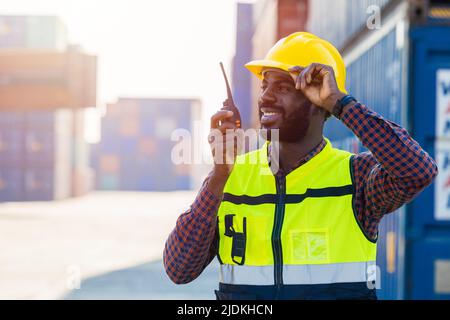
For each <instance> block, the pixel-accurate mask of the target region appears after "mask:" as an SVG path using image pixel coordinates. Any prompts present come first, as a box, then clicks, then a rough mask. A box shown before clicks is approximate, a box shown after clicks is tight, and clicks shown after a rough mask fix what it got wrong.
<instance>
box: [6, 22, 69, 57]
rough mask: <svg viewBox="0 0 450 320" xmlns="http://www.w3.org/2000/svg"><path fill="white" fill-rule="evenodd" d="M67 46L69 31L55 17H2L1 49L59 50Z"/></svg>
mask: <svg viewBox="0 0 450 320" xmlns="http://www.w3.org/2000/svg"><path fill="white" fill-rule="evenodd" d="M66 45H67V29H66V27H65V25H64V23H62V21H61V20H60V19H59V18H57V17H53V16H0V48H8V49H11V48H16V49H24V48H26V49H57V50H64V49H65V48H66Z"/></svg>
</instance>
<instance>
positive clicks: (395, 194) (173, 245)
mask: <svg viewBox="0 0 450 320" xmlns="http://www.w3.org/2000/svg"><path fill="white" fill-rule="evenodd" d="M341 121H342V122H343V123H344V124H345V125H346V126H347V127H348V128H350V129H351V130H352V131H353V133H354V134H355V135H356V136H357V137H358V138H359V140H360V141H361V142H362V144H363V145H364V146H365V147H366V148H367V149H368V150H370V152H362V153H358V154H356V155H355V156H354V159H353V163H352V165H353V172H354V178H355V187H356V195H355V210H356V215H357V219H358V222H359V224H360V225H361V227H362V229H363V231H364V232H365V234H366V236H367V237H369V238H371V239H375V238H376V237H377V233H378V224H379V222H380V220H381V218H382V217H383V216H384V215H385V214H387V213H390V212H393V211H395V210H396V209H398V208H400V207H401V206H402V205H403V204H405V203H407V202H409V201H411V200H412V199H413V198H414V197H415V196H417V195H418V194H419V192H420V191H422V190H423V189H424V188H425V187H426V186H428V185H429V184H430V183H431V182H432V181H433V179H434V177H435V176H436V175H437V171H438V169H437V166H436V163H435V162H434V160H433V159H432V158H431V157H430V156H429V155H428V154H427V153H426V152H425V151H424V150H423V149H422V148H421V147H420V146H419V144H418V143H417V142H416V141H414V140H413V139H412V138H411V137H410V135H409V134H408V132H407V131H406V130H405V129H403V128H402V127H400V126H399V125H397V124H395V123H393V122H391V121H388V120H385V119H384V118H383V117H381V116H380V115H379V114H377V113H376V112H374V111H372V110H370V109H368V108H367V107H365V106H364V105H361V104H359V103H358V104H355V105H353V106H350V107H348V108H346V109H345V110H344V112H343V114H342V117H341ZM325 143H326V142H325V141H324V140H323V141H322V143H320V144H319V145H318V146H317V147H315V148H314V149H313V150H312V151H311V152H310V153H309V154H308V155H306V156H305V157H304V158H303V159H300V161H299V163H298V166H300V165H302V164H304V163H305V162H307V161H308V160H309V159H311V158H312V157H314V156H315V155H316V154H318V153H319V152H320V151H321V150H322V149H323V147H324V146H325ZM281 174H283V173H281ZM284 174H286V173H284ZM207 183H208V178H207V179H206V180H205V182H204V183H203V186H202V188H201V189H200V191H199V193H198V195H197V197H196V199H195V201H194V203H193V204H192V205H191V207H190V209H189V210H187V211H186V212H184V213H183V214H182V215H181V216H180V217H179V218H178V220H177V223H176V226H175V229H174V230H173V231H172V232H171V234H170V235H169V238H168V239H167V241H166V245H165V249H164V259H163V260H164V266H165V269H166V272H167V274H168V275H169V277H170V279H172V281H174V282H175V283H179V284H181V283H188V282H190V281H192V280H194V279H195V278H197V277H198V276H199V275H200V273H201V272H202V271H203V270H204V269H205V268H206V266H207V265H208V264H209V263H210V262H211V261H212V260H213V259H214V257H215V256H216V255H217V239H218V234H217V230H216V229H217V228H216V217H217V211H218V208H219V205H220V202H221V199H217V198H216V197H215V196H214V195H213V194H212V193H211V192H209V191H208V190H207Z"/></svg>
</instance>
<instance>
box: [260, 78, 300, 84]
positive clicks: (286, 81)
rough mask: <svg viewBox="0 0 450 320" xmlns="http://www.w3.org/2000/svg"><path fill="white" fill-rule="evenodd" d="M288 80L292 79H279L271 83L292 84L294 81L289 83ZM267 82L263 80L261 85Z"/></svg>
mask: <svg viewBox="0 0 450 320" xmlns="http://www.w3.org/2000/svg"><path fill="white" fill-rule="evenodd" d="M289 80H292V79H287V78H285V79H279V80H275V81H273V83H274V84H279V83H287V84H293V82H294V81H289ZM267 82H268V81H267V80H266V79H263V80H262V83H267Z"/></svg>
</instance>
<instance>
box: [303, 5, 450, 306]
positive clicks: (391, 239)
mask: <svg viewBox="0 0 450 320" xmlns="http://www.w3.org/2000/svg"><path fill="white" fill-rule="evenodd" d="M310 4H311V8H310V9H311V15H310V18H309V19H310V20H309V26H310V28H311V30H310V31H312V32H315V33H317V34H318V35H319V36H322V37H324V38H325V39H327V40H330V41H331V42H332V43H334V44H335V45H336V46H338V47H340V49H341V52H342V54H343V57H344V60H345V63H346V66H347V85H346V86H347V90H348V91H349V92H350V93H351V94H352V95H354V96H355V97H356V98H357V99H358V100H359V101H361V102H363V103H364V104H366V105H367V106H368V107H370V108H371V109H373V110H375V111H376V112H378V113H380V114H381V115H382V116H384V117H385V118H387V119H389V120H391V121H394V122H396V123H399V124H400V125H402V126H403V127H405V128H406V129H407V130H408V131H409V132H410V133H411V134H412V136H413V138H414V139H415V140H416V141H418V142H419V143H420V145H421V146H422V147H423V148H424V149H425V151H427V152H428V153H429V154H430V155H431V156H432V157H433V158H435V159H436V160H437V163H438V167H439V170H440V172H439V175H438V177H437V179H436V181H435V183H433V184H432V185H431V186H429V187H428V188H426V189H425V190H424V191H423V192H422V193H421V194H420V195H419V196H417V197H416V198H415V199H414V200H413V201H412V202H411V203H409V204H408V205H405V206H403V207H402V208H401V209H399V210H397V211H396V212H394V213H392V214H389V215H387V216H385V217H384V218H383V219H382V221H381V225H380V227H379V240H378V256H377V265H378V267H379V274H378V275H377V276H378V277H377V278H378V286H379V289H378V296H379V298H381V299H450V277H449V276H448V275H449V274H450V208H449V204H450V201H449V200H448V199H449V195H450V189H449V186H450V184H448V183H447V181H449V174H448V173H449V170H448V164H449V163H450V162H449V161H448V159H450V143H449V141H450V139H449V137H450V136H449V135H448V132H447V130H448V128H450V125H448V124H449V123H450V121H449V119H450V116H449V114H450V107H449V106H450V42H449V41H448V39H450V6H449V4H448V2H443V1H418V2H409V1H371V2H367V1H361V2H359V1H321V0H320V1H311V2H310ZM370 4H376V5H378V6H379V7H380V8H381V17H382V23H381V25H380V27H379V28H373V29H371V28H369V26H368V25H366V19H367V15H364V14H363V13H364V12H365V11H366V9H368V7H369V5H370ZM341 5H342V6H341ZM330 9H331V10H332V11H333V12H337V13H338V15H337V16H341V17H343V18H342V19H332V20H326V19H323V16H324V15H326V13H327V12H329V10H330ZM371 9H373V8H371ZM368 11H370V10H368ZM325 135H326V136H327V137H329V138H330V139H331V141H332V143H333V145H334V146H336V147H339V148H343V149H347V150H349V151H352V152H361V151H365V150H366V149H365V148H364V146H363V145H361V143H360V142H359V141H358V139H357V138H356V137H355V136H354V135H353V134H352V133H351V132H350V130H348V129H347V128H346V127H345V126H344V125H343V124H342V123H340V122H339V121H337V120H336V119H334V118H332V119H329V120H328V121H327V123H326V125H325Z"/></svg>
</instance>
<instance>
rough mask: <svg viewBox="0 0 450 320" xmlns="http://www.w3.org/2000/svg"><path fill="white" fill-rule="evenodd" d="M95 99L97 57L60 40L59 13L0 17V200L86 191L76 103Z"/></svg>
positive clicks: (88, 183)
mask: <svg viewBox="0 0 450 320" xmlns="http://www.w3.org/2000/svg"><path fill="white" fill-rule="evenodd" d="M95 105H96V57H94V56H90V55H86V54H84V53H83V52H82V50H81V49H80V48H78V47H73V46H72V47H68V46H67V35H66V30H65V27H64V25H63V24H62V23H61V21H60V20H59V19H58V18H56V17H48V16H29V17H28V16H0V201H27V200H54V199H63V198H67V197H69V196H78V195H82V194H85V193H86V192H88V191H89V190H90V188H91V187H92V180H93V177H92V174H93V173H92V170H91V169H90V168H89V166H88V165H89V164H88V161H89V149H88V145H87V143H86V142H85V140H84V121H85V119H84V109H83V108H85V107H89V106H95Z"/></svg>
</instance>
